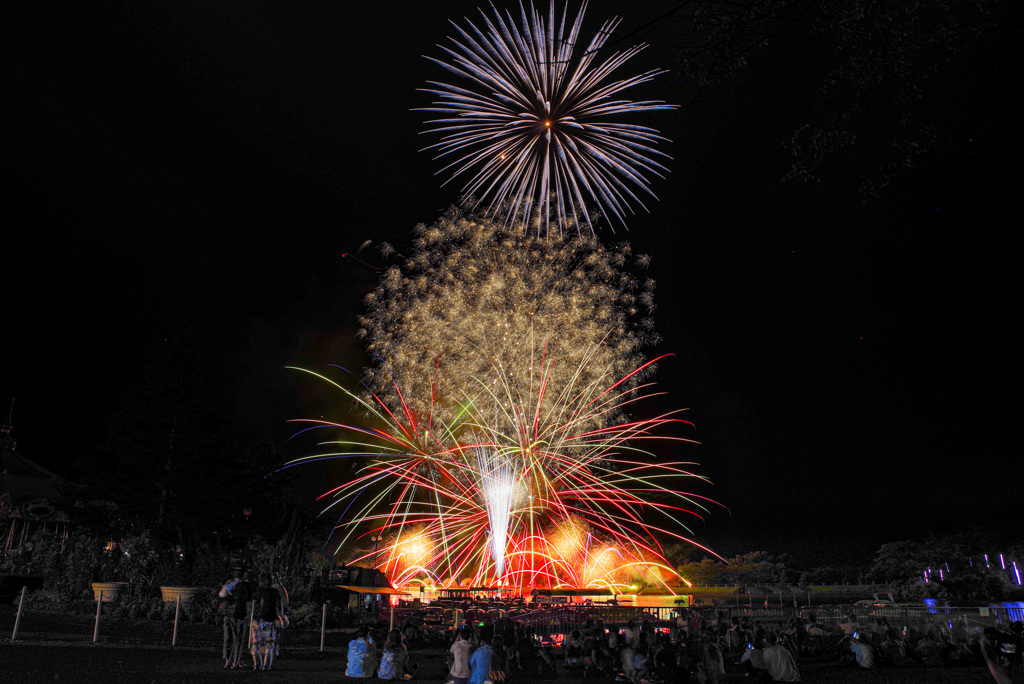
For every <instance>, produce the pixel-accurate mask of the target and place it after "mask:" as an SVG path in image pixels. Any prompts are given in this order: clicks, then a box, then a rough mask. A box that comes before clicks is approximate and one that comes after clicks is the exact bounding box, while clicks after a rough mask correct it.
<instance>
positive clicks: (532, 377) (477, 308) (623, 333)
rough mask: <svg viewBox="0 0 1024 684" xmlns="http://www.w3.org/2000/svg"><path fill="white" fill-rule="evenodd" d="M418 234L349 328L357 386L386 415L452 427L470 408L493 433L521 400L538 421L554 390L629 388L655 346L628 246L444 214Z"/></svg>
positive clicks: (645, 295) (555, 396)
mask: <svg viewBox="0 0 1024 684" xmlns="http://www.w3.org/2000/svg"><path fill="white" fill-rule="evenodd" d="M418 233H419V236H418V238H417V240H416V243H415V251H414V252H413V253H412V254H411V255H410V256H409V257H408V259H406V261H405V263H404V264H403V266H402V267H399V266H393V267H391V268H389V269H388V270H387V271H386V272H385V273H384V276H383V278H382V279H381V284H380V285H379V286H378V288H377V289H376V290H375V291H374V292H372V293H370V295H368V297H367V304H368V312H367V314H366V315H365V316H364V317H363V318H362V319H361V324H362V329H361V334H362V335H363V336H364V337H365V338H366V340H367V343H368V344H367V348H368V350H369V352H370V353H371V354H372V355H373V356H374V357H375V359H376V361H377V365H376V367H375V368H373V369H371V370H369V371H368V374H367V384H368V385H369V386H370V387H371V388H372V389H373V390H374V391H375V392H376V393H377V395H378V396H380V397H381V398H382V399H383V400H384V401H385V402H386V403H387V404H388V406H389V407H391V408H392V410H395V411H398V410H401V408H402V402H403V401H404V402H407V403H409V404H411V406H412V407H413V409H414V410H415V411H416V412H418V413H419V414H420V415H424V416H425V415H427V414H428V413H430V414H431V415H433V416H434V417H435V418H436V419H439V420H440V421H441V424H452V423H455V422H458V420H459V414H460V413H461V412H462V411H463V410H464V407H465V406H466V405H467V404H473V405H475V407H476V412H477V414H476V419H477V420H478V421H479V422H480V423H481V425H483V426H485V429H486V430H487V431H488V432H489V431H490V430H491V429H492V428H493V429H497V430H499V431H505V430H506V429H508V426H509V424H510V422H512V419H513V418H514V411H515V409H514V408H513V407H515V406H522V405H523V398H530V397H532V398H536V399H537V400H538V401H539V405H538V406H534V407H531V408H532V409H533V410H532V411H531V412H530V413H532V414H537V413H538V411H539V414H540V415H541V416H549V415H552V414H551V411H552V410H553V407H554V406H556V405H557V404H558V403H559V402H560V401H561V402H564V401H565V400H566V399H567V397H565V396H564V395H565V393H566V392H571V391H576V392H579V391H582V390H584V389H586V390H588V391H591V390H590V389H589V388H593V391H596V392H597V393H599V392H600V391H603V390H606V389H608V388H609V387H611V386H612V385H613V384H615V383H616V382H618V381H619V380H620V379H621V378H623V377H625V376H629V377H630V379H629V380H628V381H627V387H625V388H623V389H629V388H630V387H631V386H635V384H636V383H637V382H638V381H639V380H640V378H639V377H638V376H630V370H631V369H632V368H635V367H636V366H638V365H640V364H641V363H642V362H643V355H642V353H641V348H642V347H643V346H644V345H645V344H648V343H653V342H655V341H657V340H656V335H655V334H654V333H653V332H652V328H653V323H652V321H651V320H650V318H648V317H645V313H649V312H650V311H651V310H652V309H653V289H654V283H653V281H651V280H650V279H646V280H644V279H641V278H638V277H637V276H636V275H634V274H633V273H632V272H631V271H630V270H629V269H628V268H627V267H628V266H631V265H632V266H641V267H642V266H644V265H646V264H647V263H648V262H649V260H648V259H647V258H646V257H643V256H640V257H635V258H633V257H632V254H631V252H630V249H629V246H628V245H625V244H620V245H617V246H615V247H612V248H606V247H604V246H602V245H601V244H600V243H599V242H598V241H597V240H596V239H594V238H593V237H591V236H577V235H572V236H565V237H563V236H549V237H548V238H539V237H537V236H536V235H533V234H532V233H531V232H530V231H528V230H527V229H526V228H525V227H524V226H522V225H519V224H517V225H511V226H504V225H501V224H498V223H495V222H494V221H491V220H488V219H486V218H483V217H481V216H479V215H469V216H464V215H463V214H461V213H460V212H458V211H455V210H452V211H450V212H449V213H448V214H446V215H445V216H443V217H441V219H440V220H438V221H437V222H436V223H435V224H434V225H431V226H419V227H418ZM552 359H556V360H557V361H556V362H555V363H550V361H551V360H552ZM398 386H400V387H402V389H403V395H404V396H403V398H399V396H398V394H397V393H396V391H395V388H396V387H398ZM542 386H543V387H544V388H545V391H544V392H541V391H540V388H541V387H542ZM615 417H616V416H614V415H611V414H604V413H598V412H592V413H591V414H590V418H593V419H600V420H604V421H607V420H611V419H614V418H615ZM588 427H590V426H588Z"/></svg>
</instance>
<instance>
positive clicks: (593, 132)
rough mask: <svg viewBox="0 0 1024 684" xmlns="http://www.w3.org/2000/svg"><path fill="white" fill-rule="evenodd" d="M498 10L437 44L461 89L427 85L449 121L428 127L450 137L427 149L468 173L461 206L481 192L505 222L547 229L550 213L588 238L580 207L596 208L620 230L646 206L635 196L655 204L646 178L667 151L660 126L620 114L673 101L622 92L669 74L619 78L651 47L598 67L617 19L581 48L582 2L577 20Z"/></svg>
mask: <svg viewBox="0 0 1024 684" xmlns="http://www.w3.org/2000/svg"><path fill="white" fill-rule="evenodd" d="M492 9H493V13H492V15H488V14H487V13H485V12H483V11H482V10H481V15H482V20H483V25H482V27H478V26H477V25H475V24H473V23H472V22H469V21H466V28H463V27H461V26H459V25H458V24H455V23H454V22H453V26H454V27H455V30H456V31H457V33H458V36H457V37H454V38H450V40H451V41H452V47H450V48H447V47H443V46H442V48H441V49H442V50H444V51H445V52H446V53H447V54H448V59H447V61H442V60H438V59H433V58H430V57H428V58H427V59H430V60H431V61H433V62H436V63H437V64H439V65H441V66H442V67H444V68H445V69H447V70H449V71H450V72H452V73H453V74H455V75H456V76H458V77H459V78H460V83H461V85H455V84H448V83H440V82H435V81H431V82H430V86H431V87H430V88H424V90H425V91H427V92H429V93H432V94H434V95H436V96H438V97H439V98H440V99H439V100H438V101H436V102H434V103H433V105H434V106H433V107H429V108H424V110H425V111H428V112H435V113H438V114H440V115H441V117H442V118H438V119H432V120H430V121H428V122H427V123H428V125H429V126H430V128H428V129H427V132H428V133H440V134H442V136H443V137H442V139H441V142H439V143H436V144H434V145H431V146H430V147H428V148H427V149H436V150H437V151H438V152H439V155H438V156H439V157H448V156H449V155H450V156H453V157H455V159H454V161H453V162H451V163H450V164H449V165H448V166H447V167H445V168H444V169H443V170H442V173H444V172H449V171H450V172H451V173H452V174H453V177H457V176H460V175H462V174H467V175H469V180H468V181H467V182H466V184H465V186H464V187H463V189H462V190H463V197H464V199H468V198H470V197H473V196H480V197H481V198H482V199H487V200H489V201H490V206H492V207H493V206H495V205H496V204H499V203H501V202H508V204H509V214H508V215H509V216H515V215H517V214H522V213H526V214H529V213H530V212H531V211H534V210H539V212H540V215H541V216H542V217H543V221H542V222H540V223H539V224H538V228H539V229H541V230H543V231H545V232H547V231H548V230H549V223H550V221H549V218H548V217H553V218H554V221H555V223H556V225H557V228H558V232H563V231H564V230H566V229H567V228H576V226H577V219H578V224H580V225H582V224H584V223H585V224H586V225H587V226H588V227H589V229H590V231H591V232H593V224H592V222H591V217H590V215H589V214H588V213H587V212H580V211H578V210H577V208H581V207H585V206H587V204H589V203H592V204H596V205H597V207H598V208H599V210H600V213H601V214H603V215H605V216H606V217H608V218H609V219H614V220H616V221H618V222H619V223H622V224H624V223H625V213H626V211H627V210H629V211H631V209H630V205H631V204H633V203H635V204H639V205H640V206H641V207H642V206H643V202H642V201H641V200H640V198H639V197H637V195H636V194H635V193H634V192H633V189H639V190H641V191H642V192H643V193H644V194H649V195H651V196H652V197H653V196H654V194H653V193H652V192H651V190H650V187H649V186H648V176H650V175H656V176H659V177H660V176H661V175H662V173H665V172H667V169H666V168H665V167H664V166H663V165H662V164H661V163H659V162H658V161H657V159H658V158H663V159H666V158H667V155H665V154H664V153H663V152H659V151H658V150H657V149H655V148H654V145H655V144H657V143H658V142H659V141H663V140H666V139H665V138H663V137H662V136H661V135H659V134H658V132H657V130H655V129H653V128H650V127H647V126H639V125H635V124H630V123H623V122H622V121H621V119H622V117H624V116H625V117H629V116H632V115H634V114H636V113H638V112H652V111H658V110H664V109H672V108H674V107H675V105H668V104H665V103H664V102H662V101H638V102H633V101H630V100H623V99H620V98H621V93H622V92H623V91H625V90H628V89H630V88H633V87H634V86H637V85H639V84H642V83H645V82H647V81H650V80H651V79H652V78H654V77H655V76H656V75H658V74H659V73H663V72H662V71H659V70H654V71H647V72H645V73H642V74H639V75H637V76H633V77H630V78H625V79H621V80H613V78H612V75H613V74H614V73H615V72H617V71H619V70H620V69H621V67H622V66H623V65H625V64H626V62H628V61H629V60H630V59H632V58H633V57H634V56H635V55H636V54H637V53H638V52H640V51H641V50H643V49H644V48H645V47H646V46H645V45H636V46H634V47H631V48H628V49H626V50H623V51H619V52H614V53H612V54H611V55H610V56H608V57H607V58H605V59H603V60H599V59H598V52H599V51H600V50H601V48H602V47H604V45H605V43H606V42H607V40H608V38H609V37H610V36H611V35H612V32H613V31H614V30H615V28H616V27H617V26H618V25H619V22H620V20H619V19H612V20H611V21H606V22H605V23H604V24H603V25H602V26H601V28H600V29H599V30H598V31H597V32H595V33H594V35H593V37H592V38H590V40H589V41H584V40H583V39H582V38H581V35H580V34H581V30H582V24H583V15H584V13H585V11H586V3H585V2H584V3H583V5H582V7H581V8H580V12H579V14H578V15H577V16H576V18H575V20H573V21H571V22H570V21H569V17H568V9H566V12H565V13H563V15H562V16H561V17H559V16H558V15H557V14H556V12H555V5H554V2H552V3H551V4H550V5H549V8H548V12H547V16H546V17H545V16H544V15H543V14H541V13H540V12H538V11H537V10H536V9H535V8H534V7H533V5H532V4H530V5H529V6H528V7H524V6H523V5H522V4H520V6H519V9H520V12H519V14H520V16H519V17H514V16H513V15H512V14H511V13H509V12H501V11H499V10H498V9H496V8H493V7H492Z"/></svg>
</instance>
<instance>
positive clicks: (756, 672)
mask: <svg viewBox="0 0 1024 684" xmlns="http://www.w3.org/2000/svg"><path fill="white" fill-rule="evenodd" d="M364 632H365V630H362V631H361V632H360V634H359V635H357V638H356V639H354V640H353V641H352V643H351V644H350V646H349V667H348V670H347V671H346V674H348V675H349V676H353V677H370V676H373V673H374V672H375V671H376V672H377V673H378V675H377V676H378V677H379V678H381V679H401V678H411V676H412V675H411V670H410V667H409V659H408V654H407V650H406V649H405V646H404V643H403V640H404V637H403V635H402V633H401V632H400V631H398V630H393V631H392V632H391V634H390V635H389V637H388V640H387V645H386V646H385V649H384V654H383V657H382V658H381V659H380V662H379V664H378V661H377V656H376V653H375V647H374V645H373V644H372V639H369V638H368V635H367V634H365V633H364ZM1022 638H1024V625H1022V624H1021V623H1019V622H1017V623H1013V625H1012V626H1011V627H1010V628H1009V629H1000V628H995V627H988V628H985V629H982V628H981V627H979V626H976V625H975V626H972V625H970V624H968V622H967V621H966V620H965V619H963V618H958V619H956V620H952V621H950V620H948V619H947V620H945V621H943V620H941V619H936V620H935V621H934V622H933V624H932V625H931V626H930V628H928V629H925V630H918V629H916V628H914V627H903V626H900V627H894V626H890V625H889V623H888V621H887V619H886V618H884V617H878V618H866V619H864V621H863V622H862V621H861V620H859V619H858V618H857V616H856V615H854V614H851V615H848V616H847V617H846V618H844V619H843V620H842V621H841V622H840V623H839V625H838V627H829V626H827V625H823V624H820V623H819V622H818V621H817V620H816V618H815V616H814V614H813V613H811V614H808V615H807V616H806V617H805V618H794V619H792V620H790V621H789V622H788V623H786V624H783V625H779V624H778V623H773V624H763V623H761V622H759V621H757V620H751V619H746V618H738V617H733V618H727V617H726V615H725V614H724V613H719V614H718V615H717V617H716V618H713V619H710V620H705V618H704V617H702V615H701V614H699V613H698V612H697V611H693V612H692V613H687V612H685V611H684V612H681V613H680V615H679V618H678V619H677V621H676V624H675V626H674V628H673V629H665V628H664V627H662V628H660V629H656V628H655V627H654V626H653V625H652V623H650V622H648V621H643V622H640V623H637V622H633V621H629V622H627V623H625V625H621V626H620V625H606V624H605V623H604V622H603V621H602V620H588V621H587V622H586V624H585V625H583V626H581V627H580V628H578V629H573V630H571V631H570V632H569V633H568V634H566V635H564V640H560V639H558V638H557V636H556V635H551V634H548V630H545V631H544V633H543V634H540V633H537V632H535V630H534V628H533V627H530V626H529V625H524V624H523V623H522V622H520V621H515V620H511V619H508V618H502V619H500V620H498V621H497V622H495V623H490V624H477V625H476V626H475V627H474V626H469V625H462V626H461V627H460V628H459V629H457V630H455V631H454V632H452V633H451V638H450V640H449V642H448V643H447V644H446V654H447V658H448V661H447V662H448V665H447V672H448V674H449V676H448V682H449V683H450V684H500V683H501V682H505V681H507V680H514V679H521V680H537V679H550V678H555V677H558V676H568V677H573V678H584V679H597V680H602V681H616V682H627V683H628V684H690V683H693V682H701V683H710V684H718V683H719V681H721V679H722V677H723V675H724V674H725V673H726V672H727V671H728V672H732V673H742V675H743V676H744V678H745V679H749V680H752V681H776V682H799V681H800V663H806V662H808V661H819V662H821V661H838V662H840V663H842V664H844V665H845V666H847V667H850V668H854V669H874V668H914V667H943V666H957V665H972V664H974V665H982V666H987V667H989V669H990V671H991V672H992V674H993V676H994V678H995V679H996V681H1003V680H1002V679H1001V678H1002V677H1010V678H1012V677H1013V676H1019V673H1020V668H1021V652H1022ZM389 654H391V655H389ZM1005 681H1010V680H1009V679H1006V680H1005Z"/></svg>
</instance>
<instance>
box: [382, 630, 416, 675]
mask: <svg viewBox="0 0 1024 684" xmlns="http://www.w3.org/2000/svg"><path fill="white" fill-rule="evenodd" d="M409 670H410V667H409V649H407V648H406V647H405V643H404V642H403V639H402V632H401V631H400V630H397V629H393V630H391V631H390V632H389V633H388V638H387V641H385V642H384V655H382V656H381V659H380V667H379V668H377V679H412V674H411V673H410V672H409Z"/></svg>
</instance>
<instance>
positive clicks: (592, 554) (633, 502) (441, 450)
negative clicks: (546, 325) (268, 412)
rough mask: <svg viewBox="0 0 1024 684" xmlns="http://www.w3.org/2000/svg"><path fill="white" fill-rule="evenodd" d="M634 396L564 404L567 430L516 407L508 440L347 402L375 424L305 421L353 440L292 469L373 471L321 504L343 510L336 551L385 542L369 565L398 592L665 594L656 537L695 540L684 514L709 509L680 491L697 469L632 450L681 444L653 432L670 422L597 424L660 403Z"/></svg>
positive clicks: (596, 394) (597, 396) (561, 411)
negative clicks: (336, 464)
mask: <svg viewBox="0 0 1024 684" xmlns="http://www.w3.org/2000/svg"><path fill="white" fill-rule="evenodd" d="M552 363H553V362H552ZM642 370H643V369H642V368H641V369H636V370H635V371H634V373H641V372H642ZM307 372H308V371H307ZM321 377H322V376H321ZM625 385H626V383H625V379H623V380H622V382H620V384H619V385H618V386H617V387H613V388H611V389H605V390H597V389H595V388H590V389H589V390H588V391H582V392H577V393H573V394H570V395H566V396H565V397H564V398H563V399H561V400H560V402H559V404H560V405H559V407H558V408H557V410H556V411H555V413H556V415H558V416H561V417H562V418H561V419H560V420H558V421H555V420H546V421H540V420H533V419H530V418H529V417H530V416H531V415H535V413H534V412H531V411H530V410H529V409H528V408H527V407H520V409H519V410H517V411H516V412H515V414H516V415H518V416H520V417H521V419H520V420H519V421H517V422H516V423H515V425H513V426H512V428H510V429H509V430H508V431H505V432H503V431H499V430H494V429H491V430H490V431H489V432H488V431H486V430H485V428H484V427H483V426H482V425H481V424H480V423H479V422H477V421H476V414H475V413H474V409H473V408H472V407H469V408H467V409H466V411H465V412H464V414H463V418H462V421H461V422H459V423H456V424H447V425H441V424H439V423H438V422H437V420H436V418H435V417H433V416H431V415H429V414H423V415H420V414H417V413H416V412H414V411H412V410H411V409H407V410H406V411H405V412H402V413H393V412H391V411H390V410H389V409H388V408H387V407H386V406H385V405H384V404H383V403H382V402H380V401H379V400H374V401H373V402H370V401H367V400H365V399H363V398H361V397H359V396H358V395H356V394H354V393H352V392H348V391H346V394H348V396H349V397H350V398H352V399H354V400H355V401H357V402H358V403H360V404H362V407H363V409H364V410H365V411H366V412H367V413H369V414H370V416H371V418H372V419H373V420H372V421H371V423H369V424H367V425H339V424H336V423H330V422H328V421H307V422H309V423H310V424H311V426H312V427H317V428H324V427H331V428H341V429H342V430H343V431H344V432H345V436H344V437H343V438H342V439H340V440H338V441H329V442H325V443H323V447H325V450H323V451H322V452H321V453H318V454H316V455H314V456H309V457H306V458H304V459H298V460H296V461H294V462H293V464H297V463H301V462H304V461H307V460H312V459H320V458H357V459H361V460H363V461H364V462H365V465H363V467H362V468H361V469H360V470H359V471H358V473H357V476H356V477H355V478H354V479H352V480H351V481H350V482H347V483H345V484H343V485H341V486H339V487H337V488H335V489H333V490H331V491H330V492H327V493H326V494H325V495H324V497H323V498H324V499H325V500H329V501H330V504H329V505H328V506H327V509H325V510H328V509H332V508H336V507H340V506H342V505H343V506H344V509H343V510H344V513H343V516H342V517H343V522H342V525H341V527H342V528H343V530H344V532H345V534H344V538H343V539H342V541H341V544H340V546H344V545H346V544H347V542H348V541H349V540H350V539H353V538H358V537H360V536H363V537H373V536H380V535H384V536H385V538H386V539H387V540H388V542H387V544H386V545H385V548H384V550H383V553H382V557H380V556H378V555H377V554H374V553H373V552H367V553H366V554H365V555H364V556H363V557H362V558H361V560H363V561H370V562H374V563H376V564H377V565H378V567H381V568H382V569H384V570H385V571H386V572H388V574H389V576H390V577H392V580H393V581H395V582H396V583H398V584H402V583H405V582H407V581H409V580H411V579H412V578H413V577H420V578H426V579H427V580H428V581H430V582H431V583H432V584H439V585H440V584H454V583H458V582H459V581H460V580H466V579H469V580H470V581H472V582H473V583H474V584H493V583H496V582H499V581H500V582H502V583H503V584H504V585H505V586H514V587H523V586H524V585H530V586H545V585H546V586H552V587H557V586H578V587H587V586H589V587H607V586H622V584H623V580H624V579H625V578H628V577H637V576H639V577H642V578H644V579H645V580H646V581H651V582H658V583H662V584H664V582H665V577H666V576H671V574H672V570H671V568H670V567H669V566H668V565H667V564H666V563H665V561H664V557H663V554H662V552H661V547H660V545H659V543H658V541H657V538H658V537H661V538H675V539H680V540H683V539H685V537H683V536H682V535H681V534H679V532H678V531H677V530H678V529H679V526H680V524H682V520H681V518H680V516H682V515H689V514H692V515H696V514H695V513H692V512H691V511H690V510H688V509H687V508H686V506H687V505H689V506H693V507H696V508H698V509H700V508H703V506H702V505H701V503H700V501H699V499H701V498H702V497H698V496H695V495H692V494H686V493H683V492H681V491H679V488H678V483H679V481H680V480H681V479H682V478H687V477H696V476H694V475H693V474H692V473H690V472H689V471H688V470H687V466H688V465H689V464H685V463H678V462H674V463H664V462H656V463H651V462H650V461H651V454H648V453H647V452H645V451H643V450H642V449H640V448H639V447H637V446H636V444H637V443H641V442H642V441H644V440H648V439H655V438H658V439H680V438H671V437H656V435H655V434H653V432H654V431H656V430H657V429H658V428H660V427H664V426H666V425H669V424H672V423H677V422H685V421H681V420H680V419H679V418H678V417H675V416H674V415H665V416H659V417H656V418H651V419H646V420H636V421H629V420H622V421H614V422H611V423H608V422H607V421H604V420H600V419H595V418H594V417H593V416H592V415H591V414H615V415H623V411H624V409H625V408H626V406H627V405H632V404H634V403H635V402H636V401H637V400H638V396H639V397H643V396H650V395H647V394H644V393H643V390H644V386H641V387H639V388H637V389H636V390H635V391H634V390H630V391H628V392H627V391H624V390H622V389H621V388H622V387H624V386H625ZM339 387H340V385H339ZM540 391H541V392H543V389H542V388H541V389H540ZM427 425H432V426H433V427H431V428H427V427H426V426H427ZM588 426H589V427H588ZM594 426H600V427H594ZM352 435H355V438H353V437H352ZM683 441H687V440H683ZM659 518H660V520H659ZM488 528H489V533H488ZM683 529H685V526H684V528H683ZM356 560H357V561H358V560H360V558H357V559H356Z"/></svg>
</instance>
